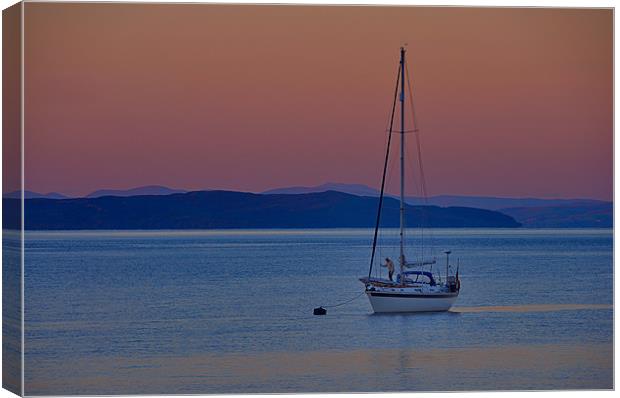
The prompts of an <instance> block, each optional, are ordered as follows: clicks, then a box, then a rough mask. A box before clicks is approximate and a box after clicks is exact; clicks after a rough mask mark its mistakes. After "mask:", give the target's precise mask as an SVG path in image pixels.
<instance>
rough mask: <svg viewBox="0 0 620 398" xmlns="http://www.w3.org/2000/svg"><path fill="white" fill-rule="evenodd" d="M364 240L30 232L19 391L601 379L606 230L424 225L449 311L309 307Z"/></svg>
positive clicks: (538, 384)
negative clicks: (451, 280) (456, 286)
mask: <svg viewBox="0 0 620 398" xmlns="http://www.w3.org/2000/svg"><path fill="white" fill-rule="evenodd" d="M431 235H432V239H430V237H431ZM371 240H372V231H370V230H294V231H290V230H287V231H275V230H261V231H156V232H153V231H133V232H119V231H109V232H94V231H79V232H27V233H26V244H25V246H26V269H25V296H26V302H25V315H26V320H25V336H26V342H25V377H26V391H25V392H26V394H28V395H39V394H46V395H52V394H53V395H66V394H117V393H122V394H133V393H248V392H312V391H403V390H409V391H437V390H472V389H473V390H488V389H502V390H504V389H521V390H522V389H574V388H589V389H592V388H594V389H599V388H601V389H608V388H612V387H613V384H612V383H613V381H612V377H613V352H612V349H613V347H612V337H613V309H612V302H613V260H612V258H613V242H612V231H611V230H591V229H588V230H526V229H517V230H489V229H484V230H481V229H459V230H435V231H432V234H427V235H426V241H427V242H432V244H433V246H434V247H436V252H437V253H439V254H436V255H437V256H438V265H439V266H440V269H441V270H442V272H443V269H442V267H444V264H445V263H444V261H445V257H441V256H443V255H442V254H441V253H442V252H443V251H444V250H448V249H449V250H452V255H451V261H453V264H456V261H457V258H458V259H459V262H460V278H461V281H462V291H461V295H460V297H459V299H458V301H457V304H456V307H455V308H454V311H452V312H448V313H431V314H408V315H373V314H372V311H371V307H370V305H369V303H368V301H367V298H366V297H365V296H361V297H359V298H357V299H356V300H353V301H352V302H350V303H349V304H346V305H343V306H340V307H335V308H329V309H328V314H327V315H326V316H322V317H320V316H313V315H312V309H313V308H314V307H316V306H319V305H331V304H335V303H339V302H343V301H346V300H348V299H351V298H353V297H355V296H356V295H357V294H359V292H360V291H361V289H362V288H363V286H362V284H361V283H360V282H359V281H358V280H357V278H358V277H360V276H363V275H365V274H366V273H367V272H368V261H369V254H370V249H369V248H370V244H371ZM382 242H383V243H386V244H387V245H388V246H390V245H392V246H393V245H394V244H395V240H390V238H389V236H388V238H385V239H383V240H382ZM392 251H393V252H394V253H391V252H392ZM386 254H391V255H392V256H393V257H396V250H395V249H390V248H389V247H387V248H386V247H383V248H382V249H381V251H380V252H379V253H378V255H380V256H382V257H384V256H385V255H386Z"/></svg>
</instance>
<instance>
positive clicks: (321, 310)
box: [314, 307, 327, 315]
mask: <svg viewBox="0 0 620 398" xmlns="http://www.w3.org/2000/svg"><path fill="white" fill-rule="evenodd" d="M325 314H327V310H326V309H325V308H323V307H317V308H315V309H314V315H325Z"/></svg>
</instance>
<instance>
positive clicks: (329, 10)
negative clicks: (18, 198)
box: [25, 3, 613, 200]
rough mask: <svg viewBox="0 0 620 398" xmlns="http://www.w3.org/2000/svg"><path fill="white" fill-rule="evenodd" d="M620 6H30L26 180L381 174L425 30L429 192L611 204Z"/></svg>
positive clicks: (419, 80)
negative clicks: (403, 86) (400, 94)
mask: <svg viewBox="0 0 620 398" xmlns="http://www.w3.org/2000/svg"><path fill="white" fill-rule="evenodd" d="M612 18H613V14H612V11H611V10H583V9H582V10H565V9H509V8H503V9H493V8H421V7H408V8H402V7H401V8H397V7H310V6H280V7H277V6H222V5H181V4H174V5H163V4H160V5H135V4H134V5H126V4H125V5H123V4H58V3H47V4H46V3H27V4H26V12H25V40H26V41H25V76H26V91H25V106H26V112H25V120H26V124H25V153H26V158H25V162H26V167H25V180H26V189H29V190H33V191H39V192H49V191H57V192H62V193H65V194H71V195H81V194H86V193H89V192H90V191H93V190H95V189H100V188H130V187H135V186H140V185H147V184H161V185H167V186H170V187H175V188H186V189H209V188H220V189H233V190H244V191H261V190H265V189H268V188H274V187H279V186H289V185H315V184H320V183H323V182H326V181H336V182H348V183H362V184H367V185H370V186H375V187H376V186H378V184H379V183H380V178H381V168H382V163H383V156H384V146H385V139H386V133H385V128H386V124H387V119H388V116H389V108H390V102H391V97H392V90H393V85H394V78H395V73H396V69H397V61H398V49H399V46H400V45H401V44H402V43H408V61H409V68H410V72H411V73H412V78H413V84H414V87H415V96H416V112H417V114H418V116H419V127H420V129H421V131H422V133H421V134H422V146H423V155H424V167H425V171H426V175H427V185H428V190H429V193H430V194H463V195H494V196H536V197H589V198H599V199H609V200H611V199H612V190H613V180H612V175H613V168H612V167H613V147H612V140H613V126H612V115H613V114H612V95H613V91H612V78H613V74H612V73H613V72H612V23H613V22H612V21H613V20H612ZM396 148H397V147H394V149H396ZM413 149H414V146H411V148H410V149H409V150H408V153H409V157H410V158H411V155H414V154H415V151H414V150H413ZM412 164H413V163H410V165H409V167H410V168H411V166H412ZM392 174H394V175H393V176H392V177H391V178H390V188H391V190H395V189H396V183H397V178H398V177H397V175H395V173H392ZM409 175H411V174H409ZM409 185H412V184H410V183H409ZM416 192H417V190H414V189H410V190H409V192H408V193H409V194H415V193H416Z"/></svg>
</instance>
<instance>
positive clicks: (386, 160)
mask: <svg viewBox="0 0 620 398" xmlns="http://www.w3.org/2000/svg"><path fill="white" fill-rule="evenodd" d="M401 67H402V65H401V64H400V63H399V64H398V72H397V74H396V87H395V89H394V101H393V103H392V115H391V116H390V133H389V134H388V141H387V149H386V151H385V161H384V162H383V176H382V177H381V196H379V206H378V209H377V223H376V224H375V235H374V238H373V241H372V254H371V255H370V268H369V269H368V277H369V278H370V276H371V274H372V263H373V261H374V260H375V249H376V248H377V232H378V230H379V222H380V221H381V206H382V205H383V191H384V189H385V173H386V172H387V166H388V160H389V158H390V144H391V142H392V128H393V127H394V112H395V110H396V99H397V98H398V83H399V82H400V74H401Z"/></svg>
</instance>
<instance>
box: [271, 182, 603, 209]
mask: <svg viewBox="0 0 620 398" xmlns="http://www.w3.org/2000/svg"><path fill="white" fill-rule="evenodd" d="M325 191H338V192H345V193H350V194H352V195H359V196H379V195H380V191H379V190H377V189H374V188H371V187H369V186H366V185H362V184H342V183H333V182H328V183H325V184H322V185H317V186H311V187H303V186H298V187H287V188H277V189H270V190H268V191H264V192H262V193H264V194H299V193H310V192H325ZM386 196H390V197H393V198H398V197H397V195H391V194H386ZM405 201H406V202H407V203H408V204H410V205H433V206H443V207H446V206H463V207H476V208H479V209H488V210H500V209H505V208H513V207H542V206H565V205H600V204H604V203H610V202H605V201H601V200H594V199H540V198H499V197H493V196H459V195H438V196H429V197H428V198H427V199H424V198H422V197H417V196H408V197H406V198H405Z"/></svg>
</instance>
